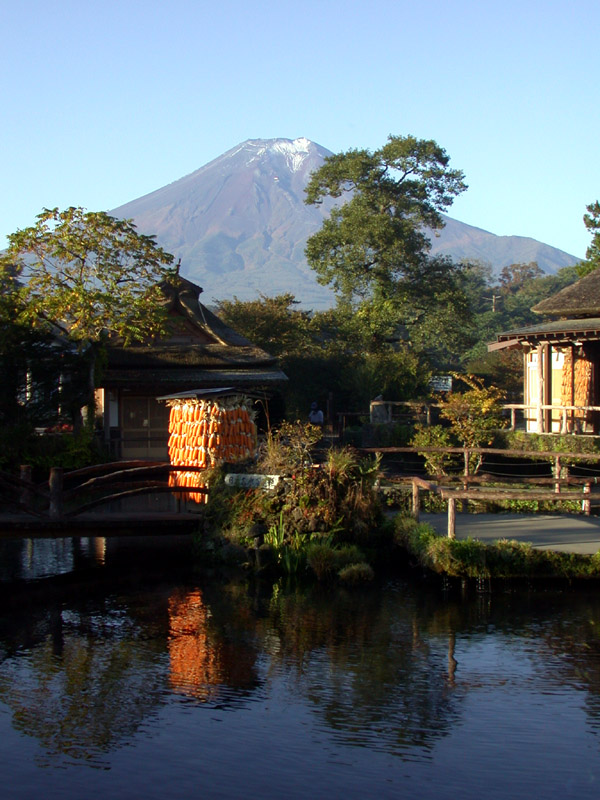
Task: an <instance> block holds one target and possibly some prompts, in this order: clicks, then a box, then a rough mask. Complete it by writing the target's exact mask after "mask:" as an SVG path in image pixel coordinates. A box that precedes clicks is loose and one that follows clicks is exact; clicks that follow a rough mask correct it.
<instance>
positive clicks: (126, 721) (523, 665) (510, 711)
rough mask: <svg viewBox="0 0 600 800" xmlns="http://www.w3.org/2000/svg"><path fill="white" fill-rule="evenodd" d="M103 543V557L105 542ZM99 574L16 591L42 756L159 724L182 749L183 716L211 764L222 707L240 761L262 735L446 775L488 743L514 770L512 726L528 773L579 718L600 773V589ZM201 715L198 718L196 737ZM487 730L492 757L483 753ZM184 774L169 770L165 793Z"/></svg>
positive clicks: (12, 597) (25, 699)
mask: <svg viewBox="0 0 600 800" xmlns="http://www.w3.org/2000/svg"><path fill="white" fill-rule="evenodd" d="M102 552H103V553H104V549H102ZM88 553H89V554H92V556H93V557H94V558H95V557H96V553H97V548H96V545H93V546H90V547H89V550H88ZM158 566H159V567H160V566H161V565H160V564H159V565H158ZM94 575H95V577H94V578H93V580H92V579H91V578H90V577H89V574H88V575H87V577H86V581H85V583H81V584H77V583H72V582H64V581H48V582H47V583H45V584H43V586H40V585H39V583H36V584H32V585H31V586H30V587H25V588H24V587H23V586H22V584H19V588H18V590H15V592H13V593H12V594H6V597H5V602H4V604H3V614H2V616H1V617H0V659H1V663H0V701H1V703H2V706H0V708H3V709H4V710H5V711H8V713H9V715H10V722H11V725H12V729H13V730H14V731H16V732H18V733H19V734H23V735H26V736H27V737H31V738H32V739H34V740H35V741H36V742H37V744H38V745H39V750H38V754H37V759H38V761H37V763H38V765H39V764H57V763H60V764H62V765H64V764H66V765H67V766H68V765H69V764H71V763H75V762H77V763H85V764H88V765H92V766H96V767H102V768H104V769H114V768H115V764H116V763H119V759H118V754H119V752H120V751H121V750H122V749H123V748H125V747H128V746H131V745H132V744H133V743H135V744H136V747H138V748H141V747H142V745H141V744H140V735H141V734H142V733H143V736H144V741H146V740H148V741H152V740H154V739H156V740H157V741H158V740H160V741H162V742H163V744H162V746H163V747H165V746H166V745H165V738H164V737H165V722H164V720H165V718H168V719H169V720H171V723H170V724H171V727H170V728H169V736H170V737H171V739H170V740H169V746H170V747H171V748H173V749H174V750H176V751H177V752H178V753H180V754H183V755H182V756H181V757H182V758H183V760H184V761H185V762H186V763H187V762H188V761H189V763H190V764H191V763H197V761H195V760H194V758H195V757H194V758H193V757H192V754H193V753H194V752H196V751H195V750H194V748H197V747H198V746H199V744H198V743H199V742H201V747H202V748H204V749H206V748H207V747H208V746H209V744H210V743H211V742H213V741H219V740H218V736H217V734H216V733H215V730H214V727H211V726H214V725H215V724H216V723H215V718H214V716H210V715H208V714H207V713H206V711H214V710H216V709H218V710H219V712H220V714H221V716H220V717H219V718H218V721H219V722H221V723H224V725H226V726H227V728H226V730H227V736H226V737H224V738H225V739H226V740H227V742H228V745H227V747H228V748H229V750H228V751H227V759H230V758H234V759H238V760H239V759H242V760H243V758H244V757H245V755H244V754H245V751H246V750H247V749H248V743H249V742H254V741H255V740H257V739H258V740H259V741H269V742H277V741H278V740H280V739H282V738H285V740H286V746H287V747H288V748H289V749H290V751H291V752H297V753H300V752H301V754H302V758H303V759H310V760H318V759H319V758H320V757H322V754H323V752H336V753H337V752H338V750H340V749H341V751H342V752H343V753H346V754H348V753H353V754H355V755H354V756H353V757H356V758H358V757H359V756H358V755H357V754H359V753H363V754H366V755H368V756H369V758H373V757H376V756H377V755H383V756H385V757H386V758H388V759H391V761H386V762H385V763H386V764H387V765H388V768H390V769H391V768H392V767H390V766H389V765H390V764H392V765H398V766H397V767H395V768H398V769H399V768H400V765H401V764H404V765H407V764H415V765H420V767H419V768H422V767H423V765H430V766H431V768H432V769H434V768H436V766H435V765H436V763H437V761H438V760H440V759H441V758H442V755H441V754H442V753H444V752H445V751H446V749H449V752H455V753H460V754H463V755H461V758H463V759H466V760H465V761H464V763H467V762H468V758H469V755H468V754H470V753H472V752H478V758H479V762H480V764H483V765H484V767H485V769H486V770H489V769H490V768H491V767H490V765H489V763H488V762H487V761H485V759H486V758H487V759H491V760H492V761H493V759H494V758H498V763H497V764H496V763H495V762H494V766H495V767H497V769H498V775H501V774H503V772H502V770H504V769H505V766H506V765H505V764H504V763H501V761H500V759H499V757H497V756H496V755H495V750H494V748H496V749H499V748H500V747H501V746H504V741H505V739H506V738H507V736H506V731H513V730H516V729H517V728H518V729H519V731H520V732H521V738H520V739H519V741H518V743H517V745H516V746H515V748H513V750H511V751H510V756H509V757H510V759H511V763H512V764H513V769H517V765H518V764H522V769H523V775H526V773H527V767H526V764H525V761H526V760H527V759H529V760H531V759H532V758H533V757H538V756H539V754H540V753H541V754H544V753H546V752H550V753H551V752H553V750H554V749H556V751H557V752H560V748H561V747H563V746H564V741H563V739H564V730H565V726H567V727H569V726H570V727H569V737H570V741H572V742H573V743H575V742H576V743H577V749H578V750H579V751H581V753H583V754H586V753H587V756H586V757H587V758H588V761H587V762H586V765H587V769H588V773H589V772H590V770H591V771H592V772H593V775H594V779H595V776H596V774H597V773H596V767H595V766H594V762H593V761H592V762H590V761H589V759H590V758H595V759H597V758H598V740H597V734H598V731H599V730H600V725H599V721H600V598H598V597H597V596H596V595H595V594H593V593H592V594H589V595H587V594H581V593H579V594H572V595H567V594H563V595H559V594H555V593H548V594H543V593H540V594H537V595H535V594H526V595H518V594H514V595H510V594H507V595H484V596H477V597H473V598H471V599H465V598H462V597H457V598H452V597H448V596H445V595H442V594H441V593H423V592H420V591H418V590H416V589H415V588H414V587H411V586H410V585H408V584H406V583H404V582H402V581H392V582H390V583H388V584H387V585H385V586H380V587H375V588H372V589H369V590H364V591H352V592H350V591H345V590H343V589H338V588H330V589H324V588H322V587H315V586H309V587H299V586H294V587H285V586H283V585H279V584H276V585H275V586H271V585H263V584H260V583H258V582H254V581H252V580H250V579H246V580H240V579H239V578H236V579H235V580H229V581H227V580H223V579H221V580H216V579H215V580H208V579H202V580H200V579H198V577H197V576H196V577H192V576H190V575H189V574H187V575H177V576H175V575H174V574H172V573H171V572H168V574H165V570H164V569H162V568H161V569H156V570H155V572H154V573H153V574H149V573H148V572H144V574H143V575H136V577H135V579H134V578H132V576H131V569H130V570H129V572H123V573H121V572H119V573H115V572H113V573H108V572H106V570H104V569H103V570H99V571H98V573H94ZM118 576H120V578H119V579H117V578H118ZM275 709H276V710H275ZM499 709H500V710H499ZM556 709H560V718H558V717H557V719H556V720H555V719H554V718H553V713H554V710H556ZM184 713H185V714H188V715H189V714H192V715H193V731H194V732H193V736H191V735H190V730H189V729H187V728H186V727H185V726H184V725H183V723H182V722H181V717H180V716H179V715H180V714H184ZM557 713H558V712H557ZM298 719H302V720H303V722H302V725H301V726H299V725H298ZM580 719H583V720H584V729H580V728H581V726H580ZM173 720H176V723H175V722H174V721H173ZM275 720H278V721H277V723H275ZM278 726H279V727H278ZM502 726H504V728H503V727H502ZM510 726H512V727H510ZM482 730H484V732H485V733H484V735H485V737H487V738H488V745H489V747H488V750H489V752H488V750H486V751H481V744H482V741H483V740H482V733H481V731H482ZM494 730H498V731H500V733H497V734H492V733H490V731H494ZM240 731H242V733H240ZM534 734H535V735H534ZM494 735H495V736H496V739H494ZM502 736H504V737H505V738H504V739H502V738H501V737H502ZM589 737H591V738H589ZM453 748H454V750H453ZM478 748H479V750H478ZM573 748H574V749H575V744H573ZM263 751H264V752H265V758H267V756H268V747H263V748H262V750H259V754H258V755H257V751H256V750H254V751H253V758H254V759H255V760H256V759H257V758H260V757H261V756H262V752H263ZM465 754H466V755H465ZM536 754H537V755H536ZM213 756H214V754H213ZM222 757H223V759H224V758H225V756H224V755H223V756H222ZM540 757H541V756H540ZM582 757H583V756H582ZM569 758H571V759H572V760H573V759H575V760H573V763H574V764H576V763H578V762H577V761H576V758H577V756H576V755H573V753H571V752H570V753H569ZM298 759H299V761H298V763H299V766H298V767H297V769H299V770H302V766H301V764H300V757H299V756H298ZM361 763H362V762H361ZM368 763H370V762H368ZM461 763H463V762H461ZM557 763H558V761H557ZM246 767H247V768H250V765H248V764H247V765H246ZM484 767H480V769H483V768H484ZM203 768H204V769H205V770H207V769H208V767H207V766H206V764H204V765H203ZM215 768H216V767H215ZM290 768H291V767H290V764H289V760H288V761H286V760H285V759H284V760H281V763H278V764H271V763H269V769H275V770H278V769H279V770H281V771H282V772H281V774H280V778H282V779H283V771H284V770H286V769H287V770H289V769H290ZM363 768H364V769H366V767H365V766H364V764H363ZM120 769H125V767H122V766H121V767H120ZM190 769H191V767H190ZM550 772H551V769H550ZM228 774H229V773H228ZM365 774H366V773H365ZM415 774H416V773H415ZM599 774H600V773H599ZM588 777H589V775H588ZM171 778H172V776H171ZM231 779H232V780H233V778H231ZM131 780H132V781H133V782H134V783H135V780H137V779H136V778H134V777H133V776H132V777H131ZM240 780H241V779H240ZM523 780H526V778H525V777H523ZM552 780H554V781H556V780H557V778H556V775H555V776H554V777H553V778H552ZM167 784H168V778H167V776H165V787H164V790H165V792H166V791H167V789H168V785H167ZM242 784H243V781H241V783H238V784H237V790H240V787H241V785H242ZM556 785H558V784H556ZM542 794H544V796H549V797H551V796H553V795H552V793H547V792H546V793H544V792H542ZM230 796H239V794H238V795H236V794H235V792H233V793H232V794H231V795H230ZM434 796H435V795H434ZM490 796H494V795H493V793H492V794H491V795H490ZM580 796H581V793H580Z"/></svg>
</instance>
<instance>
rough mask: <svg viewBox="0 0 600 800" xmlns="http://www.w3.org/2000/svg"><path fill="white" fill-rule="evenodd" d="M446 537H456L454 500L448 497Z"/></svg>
mask: <svg viewBox="0 0 600 800" xmlns="http://www.w3.org/2000/svg"><path fill="white" fill-rule="evenodd" d="M448 538H449V539H456V500H455V499H454V498H453V497H449V498H448Z"/></svg>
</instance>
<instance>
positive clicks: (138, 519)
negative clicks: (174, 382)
mask: <svg viewBox="0 0 600 800" xmlns="http://www.w3.org/2000/svg"><path fill="white" fill-rule="evenodd" d="M196 471H199V468H196V467H188V466H185V467H174V466H172V465H171V464H169V463H165V462H148V461H118V462H113V463H109V464H98V465H95V466H93V467H86V468H85V469H79V470H70V471H67V470H64V469H62V468H59V467H53V468H51V469H50V474H49V478H48V480H47V481H44V482H42V483H36V482H34V481H33V480H32V470H31V467H29V466H22V467H21V470H20V475H19V477H16V476H14V475H11V474H8V473H5V472H0V509H1V510H0V537H2V536H5V537H6V536H13V535H14V534H15V532H16V531H21V532H23V535H29V536H31V535H32V533H33V532H35V535H36V536H57V535H59V533H60V532H62V535H65V532H66V531H72V530H74V529H78V530H79V529H80V530H89V529H96V528H98V529H102V535H103V536H107V535H122V534H123V531H124V529H126V530H127V532H128V533H132V534H135V533H137V534H147V533H148V532H149V529H150V528H151V529H152V530H153V531H154V530H155V529H161V532H168V531H172V532H173V533H181V532H182V530H189V529H192V528H194V527H197V526H198V522H199V519H200V517H199V514H201V511H202V508H203V506H199V505H197V504H196V503H186V502H185V500H182V499H181V498H182V497H185V495H186V494H190V493H192V492H196V493H201V494H202V493H205V492H206V490H205V489H201V488H197V487H193V488H188V487H185V486H171V485H169V475H171V474H173V473H177V472H196ZM148 494H153V495H156V494H168V495H173V496H175V498H176V499H175V502H174V504H173V505H174V506H175V508H174V509H173V510H153V511H151V512H145V511H143V510H136V511H129V512H127V511H120V510H119V511H115V510H112V509H110V508H107V506H109V505H110V504H114V505H116V504H118V503H119V502H120V501H122V500H125V499H128V498H131V497H135V496H140V495H148ZM101 507H103V508H101ZM98 509H101V512H100V513H98Z"/></svg>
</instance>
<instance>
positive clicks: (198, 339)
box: [97, 277, 287, 460]
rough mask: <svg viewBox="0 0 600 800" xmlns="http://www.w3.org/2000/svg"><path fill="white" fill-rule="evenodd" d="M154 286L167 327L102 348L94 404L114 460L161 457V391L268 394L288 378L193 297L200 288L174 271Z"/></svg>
mask: <svg viewBox="0 0 600 800" xmlns="http://www.w3.org/2000/svg"><path fill="white" fill-rule="evenodd" d="M161 288H162V290H163V294H164V298H165V300H164V303H165V308H166V310H167V312H168V317H169V328H170V333H169V334H168V335H167V336H166V337H165V338H163V339H161V340H159V341H155V342H153V343H151V344H138V345H132V346H129V347H124V346H122V345H121V344H120V343H118V342H114V343H111V344H110V345H109V346H108V348H107V363H106V366H105V368H104V370H103V374H102V377H101V387H100V389H99V390H98V392H97V404H98V405H97V407H98V411H99V413H100V415H101V420H100V421H101V427H102V434H103V437H104V440H105V443H106V444H107V446H108V447H109V448H110V451H111V454H112V456H114V457H115V458H122V459H138V458H139V459H156V460H163V459H164V460H167V457H168V452H167V442H168V420H169V408H168V407H167V406H166V404H165V403H161V402H159V401H158V400H157V398H158V397H160V396H164V395H169V394H175V393H178V392H186V391H191V390H199V389H208V388H218V387H235V388H236V389H238V390H240V392H242V393H243V392H244V391H245V390H246V391H249V392H252V394H253V395H256V394H258V395H264V396H265V397H270V396H272V395H273V394H275V393H276V392H277V390H278V389H279V388H280V387H281V385H282V384H283V383H284V382H285V381H286V380H287V377H286V376H285V375H284V373H283V372H281V370H280V369H279V367H278V364H277V360H276V358H274V357H273V356H270V355H269V354H268V353H265V352H264V350H261V349H260V348H259V347H256V346H255V345H253V344H252V343H251V342H249V341H248V340H247V339H246V338H244V337H243V336H241V335H239V334H238V333H236V332H235V331H234V330H232V329H231V328H229V327H228V326H227V325H225V324H224V323H223V322H222V321H221V320H220V319H219V318H218V317H217V316H216V315H215V314H213V313H212V312H211V311H210V310H209V309H208V308H206V306H204V305H203V304H202V303H200V301H199V296H200V293H201V292H202V289H201V288H200V287H199V286H197V285H196V284H194V283H192V282H191V281H188V280H185V279H184V278H181V277H179V278H178V279H177V282H176V283H175V284H167V283H165V284H163V285H162V287H161Z"/></svg>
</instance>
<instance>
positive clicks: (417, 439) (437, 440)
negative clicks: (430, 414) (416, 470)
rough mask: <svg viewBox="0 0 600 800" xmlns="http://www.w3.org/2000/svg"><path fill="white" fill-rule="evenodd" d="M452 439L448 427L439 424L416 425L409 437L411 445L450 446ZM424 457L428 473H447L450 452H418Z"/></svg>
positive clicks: (450, 456) (452, 443)
mask: <svg viewBox="0 0 600 800" xmlns="http://www.w3.org/2000/svg"><path fill="white" fill-rule="evenodd" d="M453 445H454V441H453V439H452V433H451V431H450V429H449V428H443V427H442V426H441V425H421V424H419V425H416V426H415V432H414V435H413V437H412V439H411V446H412V447H452V446H453ZM419 455H420V456H422V457H423V458H424V459H425V469H426V470H427V473H428V474H429V475H447V474H448V470H449V467H450V465H451V464H452V454H451V453H444V452H440V453H436V452H431V451H424V452H421V451H420V452H419Z"/></svg>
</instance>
